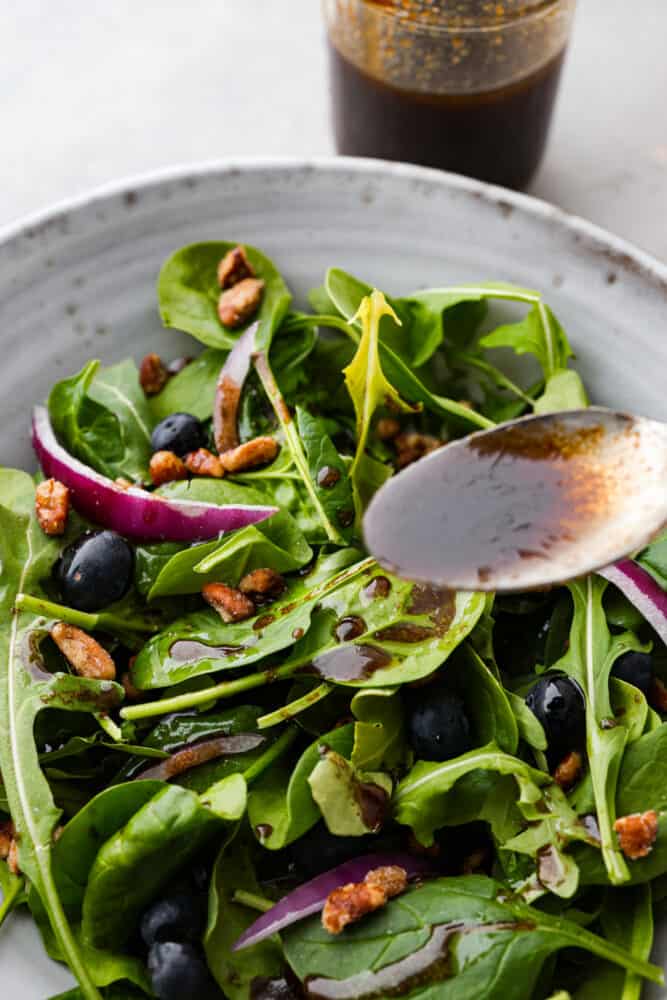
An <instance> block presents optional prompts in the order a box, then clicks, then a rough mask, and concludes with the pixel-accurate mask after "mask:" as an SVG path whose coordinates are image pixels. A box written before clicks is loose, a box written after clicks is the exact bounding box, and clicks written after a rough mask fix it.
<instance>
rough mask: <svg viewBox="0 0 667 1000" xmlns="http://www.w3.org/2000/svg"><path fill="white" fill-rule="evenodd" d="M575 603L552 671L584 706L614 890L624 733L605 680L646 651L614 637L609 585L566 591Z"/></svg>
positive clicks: (620, 878) (627, 638)
mask: <svg viewBox="0 0 667 1000" xmlns="http://www.w3.org/2000/svg"><path fill="white" fill-rule="evenodd" d="M568 586H569V590H570V593H571V594H572V598H573V601H574V617H573V619H572V626H571V629H570V642H569V648H568V651H567V652H566V654H565V656H563V657H561V659H560V660H558V662H557V663H555V664H554V668H553V669H554V670H558V671H562V672H564V673H566V674H569V676H571V677H573V678H574V679H575V680H576V681H577V683H578V684H579V686H580V687H581V689H582V691H583V693H584V697H585V700H586V749H587V753H588V762H589V768H590V774H591V779H592V783H593V794H594V796H595V806H596V812H597V818H598V824H599V827H600V835H601V838H602V855H603V858H604V861H605V865H606V867H607V871H608V874H609V878H610V880H611V882H612V884H614V885H618V884H620V883H622V882H626V881H627V880H628V878H629V873H628V867H627V864H626V863H625V860H624V858H623V855H622V853H621V851H620V849H619V847H618V846H617V843H616V838H615V835H614V829H613V827H614V821H615V819H616V801H615V800H616V788H617V783H618V773H619V769H620V766H621V761H622V759H623V751H624V749H625V745H626V742H627V738H628V729H626V727H625V726H622V725H618V723H617V722H616V720H615V718H614V715H613V711H612V707H611V702H610V696H609V675H610V673H611V669H612V667H613V665H614V662H615V660H616V659H617V658H618V657H619V656H620V655H621V654H622V653H625V652H628V651H629V650H638V651H639V650H642V649H644V648H645V647H643V646H642V644H641V643H640V642H639V641H638V640H637V638H636V637H635V636H633V635H632V633H631V632H625V633H623V634H621V635H616V636H612V635H611V633H610V631H609V626H608V625H607V620H606V618H605V614H604V609H603V606H602V597H603V595H604V592H605V589H606V586H607V582H606V580H603V579H601V578H600V577H593V576H590V577H586V578H585V579H584V580H577V581H574V582H573V583H570V584H569V585H568Z"/></svg>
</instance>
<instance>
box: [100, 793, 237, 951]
mask: <svg viewBox="0 0 667 1000" xmlns="http://www.w3.org/2000/svg"><path fill="white" fill-rule="evenodd" d="M139 784H140V783H139ZM245 805H246V798H245V781H244V780H243V778H242V777H241V775H239V774H233V775H231V776H230V777H228V778H225V779H223V781H222V782H219V783H218V784H217V785H214V786H213V787H212V788H211V789H209V791H208V792H207V793H205V794H204V795H203V796H199V795H196V794H195V793H194V792H191V791H188V789H186V788H181V787H179V786H178V785H167V786H164V785H162V787H161V789H160V791H159V792H157V794H155V795H153V797H152V798H151V799H149V800H148V801H147V802H146V804H145V805H143V806H142V807H141V808H140V809H139V810H138V811H137V812H135V813H134V814H133V815H132V816H131V818H130V819H129V820H128V821H127V823H126V824H125V825H124V826H123V827H122V828H121V829H120V830H118V832H117V833H115V834H113V835H112V836H111V837H110V838H109V839H108V840H106V841H105V843H104V844H103V845H102V847H101V848H100V850H99V851H98V853H97V855H96V857H95V860H94V862H93V864H92V867H91V869H90V873H89V876H88V883H87V885H86V889H85V893H84V897H83V904H82V915H83V920H82V933H83V939H84V941H85V942H86V943H87V944H89V945H92V946H93V947H98V948H100V947H111V948H114V947H119V946H122V945H123V944H124V943H125V942H126V941H127V939H128V937H129V936H130V934H131V933H132V931H133V929H134V927H135V926H136V922H137V920H138V918H139V915H140V914H141V911H142V910H143V909H144V907H145V906H146V905H147V904H148V903H149V902H150V901H151V900H152V899H153V898H154V897H155V895H156V894H157V892H158V891H159V889H161V888H162V886H164V885H165V884H166V883H167V882H168V881H169V879H170V878H171V876H172V875H173V874H174V873H175V872H177V871H178V870H179V869H180V868H182V867H183V865H184V864H185V862H186V861H187V860H188V859H189V858H191V857H193V856H194V854H196V852H197V850H198V849H199V848H201V847H202V845H203V844H204V843H205V842H206V841H207V840H208V839H209V838H210V837H212V836H213V834H214V833H215V832H216V831H218V830H220V828H221V827H222V826H223V825H224V822H225V821H230V820H235V819H239V818H240V817H241V816H242V815H243V812H244V811H245Z"/></svg>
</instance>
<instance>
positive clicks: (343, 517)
mask: <svg viewBox="0 0 667 1000" xmlns="http://www.w3.org/2000/svg"><path fill="white" fill-rule="evenodd" d="M336 517H337V518H338V523H339V524H340V526H341V528H349V527H350V525H351V524H352V522H353V521H354V511H353V510H339V511H338V513H337V514H336Z"/></svg>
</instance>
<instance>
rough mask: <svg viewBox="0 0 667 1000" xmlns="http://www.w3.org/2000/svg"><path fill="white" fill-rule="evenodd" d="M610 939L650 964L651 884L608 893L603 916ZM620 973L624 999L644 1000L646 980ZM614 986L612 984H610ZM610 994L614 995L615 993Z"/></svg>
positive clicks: (622, 999) (604, 928)
mask: <svg viewBox="0 0 667 1000" xmlns="http://www.w3.org/2000/svg"><path fill="white" fill-rule="evenodd" d="M600 922H601V924H602V930H603V931H604V935H605V937H606V938H607V940H609V941H611V942H612V943H613V944H616V945H618V946H619V947H621V948H625V949H627V951H629V952H631V953H632V954H633V955H635V957H637V958H641V959H644V961H648V960H649V959H650V957H651V949H652V947H653V909H652V906H651V887H650V885H640V886H633V887H632V888H626V889H622V890H621V892H620V893H618V892H612V891H608V892H607V894H606V896H605V902H604V906H603V908H602V914H601V917H600ZM616 971H617V978H616V982H617V983H618V985H619V986H620V987H621V988H620V990H619V991H618V993H617V995H618V996H619V997H620V1000H641V994H642V986H643V983H642V979H641V976H639V975H637V973H635V972H630V971H627V970H626V971H625V972H620V970H616ZM610 985H611V984H610ZM608 995H612V994H611V993H610V994H608Z"/></svg>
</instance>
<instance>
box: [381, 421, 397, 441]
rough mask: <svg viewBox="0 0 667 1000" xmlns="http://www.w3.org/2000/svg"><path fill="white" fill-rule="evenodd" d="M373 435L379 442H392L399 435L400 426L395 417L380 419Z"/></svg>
mask: <svg viewBox="0 0 667 1000" xmlns="http://www.w3.org/2000/svg"><path fill="white" fill-rule="evenodd" d="M375 433H376V434H377V436H378V437H379V438H380V440H381V441H393V440H394V438H397V437H398V435H399V434H400V433H401V425H400V424H399V422H398V420H396V418H395V417H382V418H381V419H380V420H378V422H377V424H376V427H375Z"/></svg>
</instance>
